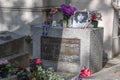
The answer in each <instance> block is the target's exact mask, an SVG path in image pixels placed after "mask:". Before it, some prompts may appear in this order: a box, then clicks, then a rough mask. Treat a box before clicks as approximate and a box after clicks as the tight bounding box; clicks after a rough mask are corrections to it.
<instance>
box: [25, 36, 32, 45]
mask: <svg viewBox="0 0 120 80" xmlns="http://www.w3.org/2000/svg"><path fill="white" fill-rule="evenodd" d="M25 41H26V42H27V43H30V42H31V41H32V38H31V36H30V35H26V36H25Z"/></svg>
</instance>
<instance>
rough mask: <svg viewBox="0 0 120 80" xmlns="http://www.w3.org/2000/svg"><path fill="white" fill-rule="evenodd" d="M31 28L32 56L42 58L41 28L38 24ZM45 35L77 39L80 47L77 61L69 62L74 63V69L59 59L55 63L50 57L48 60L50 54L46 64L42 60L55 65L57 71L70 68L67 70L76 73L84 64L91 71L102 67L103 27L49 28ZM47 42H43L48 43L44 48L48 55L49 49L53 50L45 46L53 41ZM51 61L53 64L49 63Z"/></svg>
mask: <svg viewBox="0 0 120 80" xmlns="http://www.w3.org/2000/svg"><path fill="white" fill-rule="evenodd" d="M31 29H32V32H33V58H42V56H41V55H42V54H44V53H43V52H42V48H41V45H42V32H43V29H42V28H41V27H40V26H33V27H32V28H31ZM45 37H49V38H61V40H62V39H68V40H70V39H73V40H76V39H77V40H79V44H80V45H79V44H78V45H79V46H77V47H78V49H80V51H79V55H80V56H79V58H78V60H77V62H73V63H72V64H71V63H70V65H73V64H75V65H76V69H74V67H72V66H71V67H72V68H70V67H67V64H65V63H62V61H59V60H57V63H55V62H53V60H52V59H51V60H50V58H51V57H50V56H49V57H48V58H49V60H48V61H47V62H48V64H46V62H44V63H45V65H46V66H51V67H52V65H56V66H57V69H58V71H59V69H63V68H64V69H63V70H67V69H70V70H69V71H72V70H73V71H74V72H76V73H79V71H80V69H81V68H83V67H84V66H86V67H87V68H90V69H91V70H92V71H93V72H97V71H99V70H101V69H102V63H103V60H102V57H103V28H86V29H79V28H50V29H49V30H48V35H47V36H45ZM46 40H47V39H46ZM49 41H50V40H49V39H48V42H49ZM56 41H57V40H56ZM44 42H45V40H44V41H43V43H44ZM48 42H45V43H46V45H48V46H46V47H44V48H46V51H48V52H47V53H48V55H50V54H49V50H50V51H51V50H53V48H51V49H50V48H47V47H50V44H51V45H53V44H54V43H55V42H54V41H53V42H50V43H48ZM55 44H56V43H55ZM55 44H54V45H55ZM61 44H62V45H63V44H64V43H62V41H61ZM62 45H61V46H62ZM67 45H68V44H67ZM61 46H60V48H59V51H60V49H62V48H63V47H64V46H63V47H61ZM42 47H43V46H42ZM69 47H70V45H69ZM54 48H55V47H54ZM63 49H64V48H63ZM76 50H77V48H76ZM53 51H55V50H53ZM62 51H63V50H62ZM56 52H57V51H56ZM70 52H71V51H70ZM53 53H54V52H53ZM61 54H62V52H61V53H59V55H57V57H60V56H61ZM73 54H74V52H73ZM55 55H56V54H55ZM64 57H65V56H64ZM58 59H60V58H58ZM76 59H77V57H76ZM44 60H45V59H44ZM51 61H52V63H53V64H52V63H51ZM64 64H65V65H64ZM61 66H62V67H61Z"/></svg>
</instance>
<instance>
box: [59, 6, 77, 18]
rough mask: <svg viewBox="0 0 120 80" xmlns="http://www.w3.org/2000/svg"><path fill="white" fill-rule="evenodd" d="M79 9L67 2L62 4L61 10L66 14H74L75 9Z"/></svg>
mask: <svg viewBox="0 0 120 80" xmlns="http://www.w3.org/2000/svg"><path fill="white" fill-rule="evenodd" d="M76 10H77V9H76V8H75V7H73V6H70V5H67V4H62V5H61V11H62V12H63V13H64V14H66V15H69V16H71V15H73V14H74V11H76Z"/></svg>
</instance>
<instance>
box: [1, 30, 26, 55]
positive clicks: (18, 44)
mask: <svg viewBox="0 0 120 80" xmlns="http://www.w3.org/2000/svg"><path fill="white" fill-rule="evenodd" d="M1 36H2V37H1ZM6 36H8V37H10V38H9V39H8V38H6ZM0 40H1V42H0V57H6V56H10V55H13V54H18V53H21V52H23V51H24V37H22V36H20V35H17V34H14V33H11V32H2V33H0Z"/></svg>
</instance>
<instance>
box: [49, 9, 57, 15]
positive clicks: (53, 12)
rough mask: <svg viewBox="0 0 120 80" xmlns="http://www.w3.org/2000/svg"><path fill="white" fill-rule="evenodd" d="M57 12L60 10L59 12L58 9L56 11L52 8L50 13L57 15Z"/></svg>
mask: <svg viewBox="0 0 120 80" xmlns="http://www.w3.org/2000/svg"><path fill="white" fill-rule="evenodd" d="M57 12H58V10H57V9H54V8H52V9H51V11H50V13H51V14H55V13H57Z"/></svg>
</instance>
